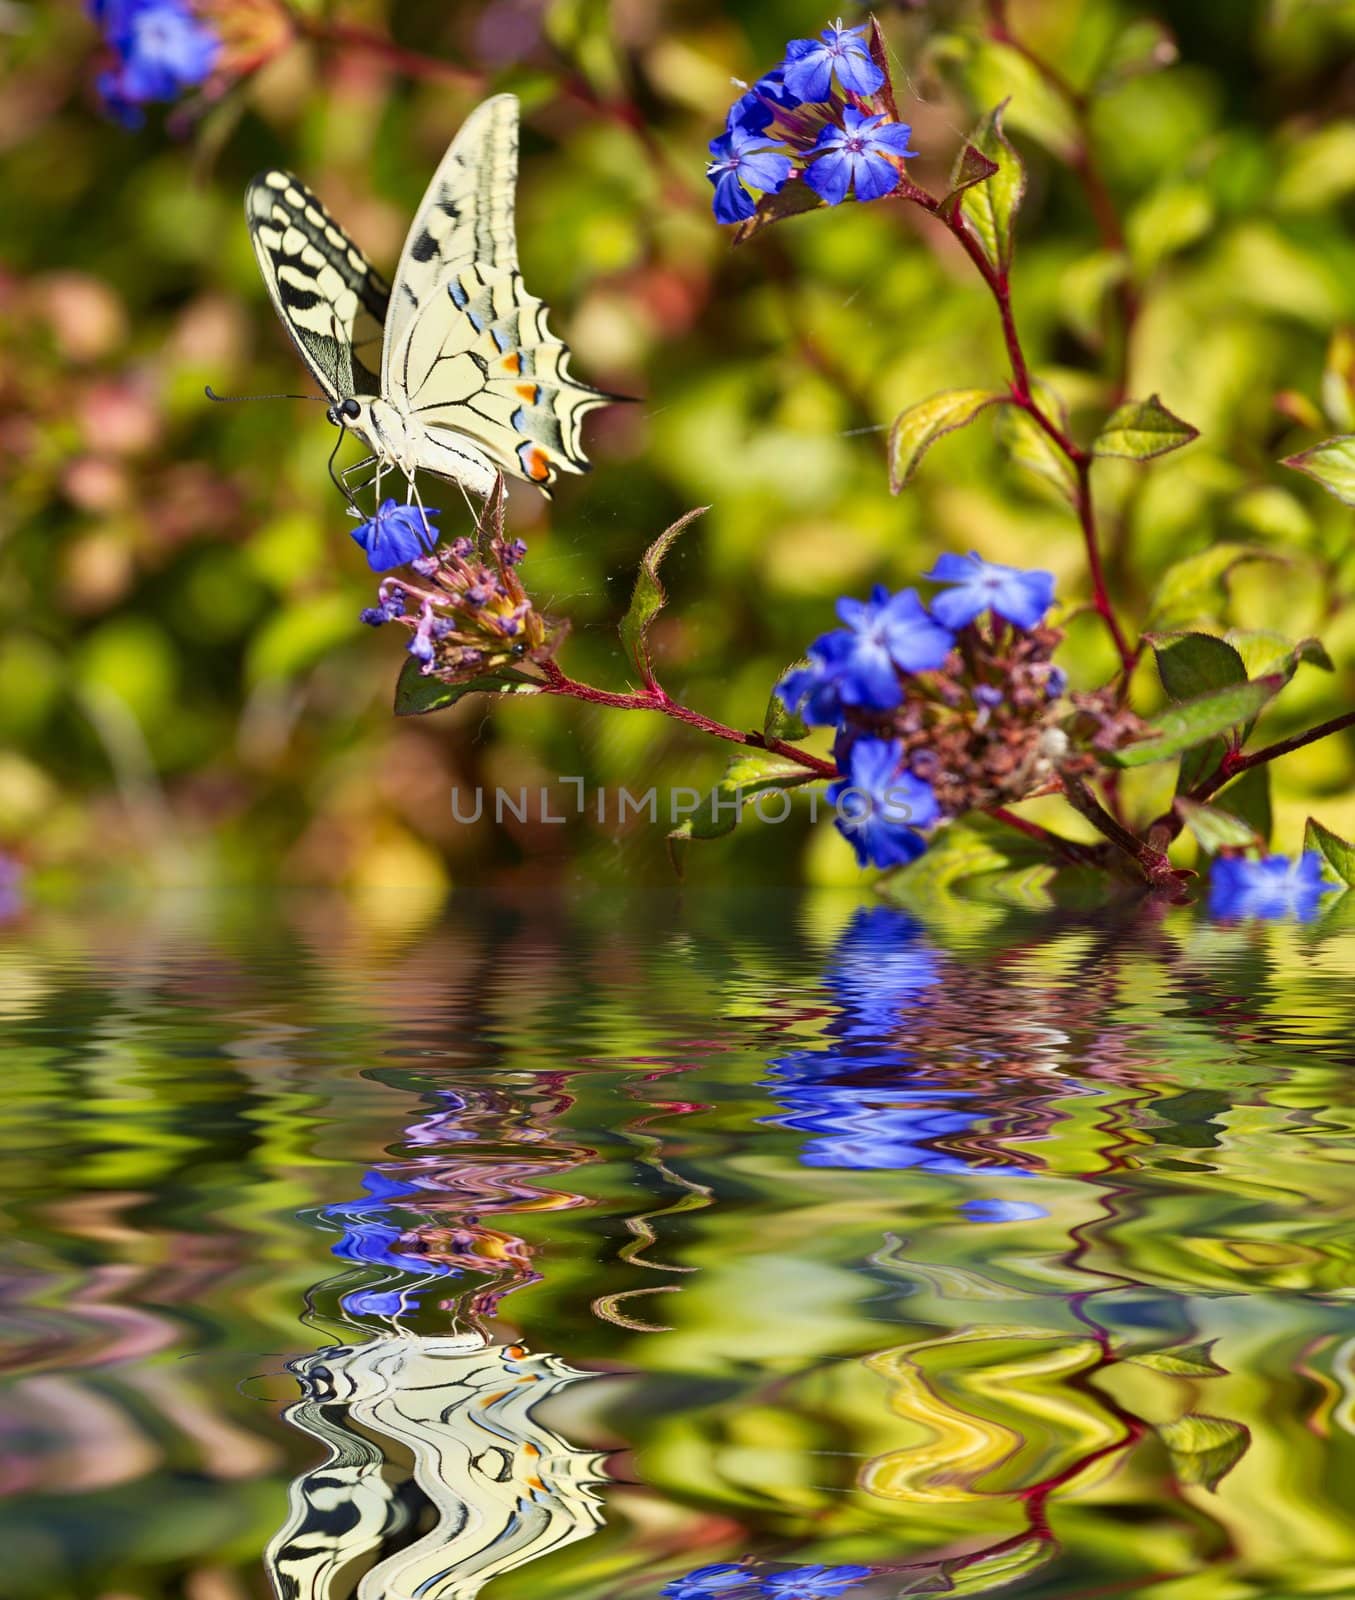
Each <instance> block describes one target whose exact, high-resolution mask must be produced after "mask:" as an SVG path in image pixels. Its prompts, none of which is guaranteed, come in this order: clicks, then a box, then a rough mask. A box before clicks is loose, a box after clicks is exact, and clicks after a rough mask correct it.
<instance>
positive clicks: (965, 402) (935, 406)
mask: <svg viewBox="0 0 1355 1600" xmlns="http://www.w3.org/2000/svg"><path fill="white" fill-rule="evenodd" d="M1006 398H1007V396H1006V395H1004V394H1000V393H995V392H994V391H993V390H991V389H945V390H943V391H942V392H941V393H940V394H934V395H931V396H929V397H928V398H927V399H926V400H919V401H918V403H917V404H916V405H915V406H909V407H908V409H907V410H906V411H901V412H900V413H899V415H898V418H897V419H896V420H895V423H894V426H893V428H892V429H891V430H890V434H889V487H890V489H891V490H893V492H894V493H895V494H898V492H899V490H900V489H902V488H903V487H904V485H905V484H906V483H908V482H909V481H910V480H911V478H912V476H913V474H914V473H915V472H916V471H917V469H918V464H919V463H920V462H921V460H922V458H923V456H924V455H926V453H927V451H928V450H930V449H931V447H932V445H934V444H935V443H936V441H937V440H938V439H942V438H944V437H945V436H946V434H948V433H954V432H955V431H956V429H957V428H963V427H966V426H967V425H968V424H969V423H971V422H973V420H974V418H975V417H977V416H978V414H979V412H981V411H984V410H986V409H987V408H988V407H989V406H993V405H1001V404H1002V403H1003V402H1004V401H1005V400H1006Z"/></svg>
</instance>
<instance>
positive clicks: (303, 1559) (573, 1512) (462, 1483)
mask: <svg viewBox="0 0 1355 1600" xmlns="http://www.w3.org/2000/svg"><path fill="white" fill-rule="evenodd" d="M290 1370H291V1371H292V1372H293V1374H294V1375H295V1376H296V1377H297V1378H298V1379H299V1381H300V1383H301V1386H302V1397H301V1399H300V1400H298V1401H297V1402H296V1404H295V1405H293V1406H291V1407H290V1408H289V1410H288V1412H287V1417H288V1420H289V1421H290V1422H292V1423H293V1424H295V1425H296V1426H297V1427H299V1428H302V1429H304V1430H305V1432H307V1433H310V1434H313V1435H314V1436H315V1437H316V1438H317V1439H319V1440H320V1441H321V1442H322V1443H323V1444H324V1445H325V1446H326V1447H327V1448H328V1450H329V1459H328V1460H327V1461H325V1462H324V1463H323V1465H321V1466H318V1467H314V1468H312V1469H311V1471H309V1472H307V1473H305V1474H304V1475H303V1476H302V1477H300V1478H298V1479H297V1480H296V1481H295V1482H294V1483H293V1485H292V1489H291V1512H290V1515H289V1517H288V1519H287V1523H286V1526H285V1527H284V1528H283V1529H282V1530H281V1532H280V1533H279V1534H278V1535H277V1536H276V1538H275V1539H274V1540H273V1542H272V1543H271V1544H270V1545H269V1547H268V1553H267V1556H266V1561H267V1566H268V1572H269V1576H270V1577H271V1579H272V1581H273V1589H274V1593H275V1594H276V1595H277V1597H278V1600H413V1597H414V1596H418V1597H420V1600H472V1597H474V1596H475V1595H478V1594H479V1592H480V1590H481V1589H482V1588H483V1587H484V1585H485V1584H486V1583H488V1582H489V1580H490V1579H491V1578H493V1577H496V1576H497V1575H498V1574H500V1573H504V1572H510V1571H512V1570H513V1569H514V1568H517V1567H521V1566H525V1565H526V1564H527V1563H528V1562H529V1561H534V1560H536V1559H537V1558H538V1557H540V1556H544V1555H546V1554H547V1553H549V1552H550V1551H553V1550H558V1549H561V1548H562V1547H563V1546H565V1545H568V1544H573V1543H574V1542H575V1541H576V1540H578V1539H584V1538H587V1536H588V1535H589V1534H590V1533H592V1532H593V1531H594V1530H595V1529H596V1528H598V1527H599V1526H600V1525H601V1521H602V1517H601V1512H600V1509H599V1501H598V1498H597V1496H596V1495H595V1494H594V1493H593V1492H592V1486H593V1485H594V1484H597V1483H600V1482H602V1473H601V1457H600V1456H598V1455H596V1454H594V1453H592V1452H587V1451H581V1450H576V1449H575V1448H574V1447H573V1446H572V1445H570V1444H568V1443H567V1442H566V1441H565V1440H564V1439H562V1438H561V1437H560V1436H559V1435H558V1434H556V1433H553V1432H552V1431H551V1430H550V1429H549V1428H548V1427H546V1426H545V1424H544V1423H542V1422H541V1421H540V1420H539V1418H538V1417H537V1415H536V1408H537V1407H538V1406H539V1405H540V1404H541V1403H542V1402H543V1401H545V1400H547V1399H549V1398H550V1397H551V1396H553V1395H555V1394H557V1393H558V1392H559V1391H560V1390H561V1389H563V1388H564V1387H565V1386H566V1385H568V1384H571V1383H575V1382H577V1381H579V1380H580V1379H581V1378H585V1377H588V1376H589V1374H588V1373H584V1372H577V1371H574V1370H573V1369H572V1368H570V1367H567V1366H565V1365H564V1363H563V1362H560V1361H558V1360H557V1359H556V1358H555V1357H553V1356H545V1355H529V1354H528V1353H527V1352H526V1351H525V1350H524V1349H523V1348H522V1347H521V1346H520V1345H502V1346H492V1345H489V1344H487V1343H486V1342H485V1341H484V1340H483V1339H482V1338H481V1337H480V1336H479V1335H478V1334H463V1335H461V1336H458V1337H445V1338H421V1337H419V1336H418V1335H415V1334H407V1333H397V1334H393V1335H387V1336H382V1337H378V1338H376V1339H373V1340H371V1341H369V1342H368V1343H366V1344H359V1345H353V1346H347V1345H342V1346H336V1347H333V1348H330V1349H327V1350H319V1351H317V1352H316V1353H315V1354H314V1355H309V1356H305V1357H303V1358H302V1359H300V1360H298V1361H295V1362H293V1363H291V1364H290Z"/></svg>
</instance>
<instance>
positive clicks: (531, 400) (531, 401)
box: [517, 383, 541, 406]
mask: <svg viewBox="0 0 1355 1600" xmlns="http://www.w3.org/2000/svg"><path fill="white" fill-rule="evenodd" d="M517 392H518V394H519V395H521V397H522V398H523V399H524V400H525V401H526V402H527V404H528V405H529V406H534V405H535V404H536V401H537V396H538V395H539V394H540V393H541V391H540V389H538V388H537V386H536V385H535V384H534V383H520V384H518V385H517Z"/></svg>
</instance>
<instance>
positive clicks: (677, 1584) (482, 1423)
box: [0, 896, 1355, 1600]
mask: <svg viewBox="0 0 1355 1600" xmlns="http://www.w3.org/2000/svg"><path fill="white" fill-rule="evenodd" d="M1338 909H1339V908H1338ZM1347 926H1350V927H1351V928H1352V930H1355V923H1352V922H1351V921H1350V920H1349V919H1347V918H1343V917H1340V916H1339V915H1338V916H1334V917H1328V918H1327V919H1326V920H1325V921H1324V922H1322V923H1320V924H1318V925H1316V926H1311V927H1305V926H1283V927H1282V926H1266V925H1260V924H1242V925H1237V926H1226V927H1220V926H1210V925H1209V924H1208V923H1206V922H1204V921H1202V920H1200V919H1199V918H1198V917H1197V916H1196V915H1195V914H1193V913H1190V912H1180V913H1178V912H1172V913H1170V914H1148V913H1138V914H1132V915H1131V914H1126V915H1125V916H1124V917H1123V918H1121V919H1120V920H1118V921H1116V922H1114V923H1098V922H1094V921H1086V920H1079V919H1076V918H1061V919H1056V920H1052V921H1051V920H1048V919H1036V918H1033V917H1028V916H1013V917H1004V916H999V915H998V914H997V913H995V912H992V911H989V910H982V911H981V910H979V909H975V910H974V911H973V912H972V913H970V912H967V911H966V912H955V911H952V912H951V913H950V914H948V915H947V916H946V917H945V918H944V919H942V923H941V925H940V927H939V929H938V928H936V927H934V928H933V929H932V930H931V931H928V930H927V929H925V928H924V927H923V926H922V925H921V924H920V923H919V922H917V921H915V920H913V919H912V918H911V917H909V916H908V915H906V914H904V913H903V912H899V911H894V910H890V909H888V908H885V907H878V906H871V905H863V904H860V903H858V902H854V901H850V900H848V901H840V900H837V899H835V898H831V897H830V898H822V897H820V898H813V899H807V900H796V899H793V898H790V897H780V898H778V897H775V896H771V897H763V898H760V899H757V900H754V899H752V898H746V899H743V900H739V899H733V898H730V899H727V900H713V899H711V898H709V897H701V898H698V899H695V900H692V901H689V902H683V901H681V900H680V899H679V898H677V897H675V896H674V897H665V896H647V897H642V898H636V899H633V900H625V899H622V898H618V897H615V896H608V897H602V896H594V897H590V898H585V899H580V901H579V902H578V903H577V904H572V905H571V904H563V903H541V902H537V901H533V900H530V899H527V898H523V899H521V900H519V901H516V902H511V901H505V900H498V901H496V900H490V899H467V900H458V901H455V902H453V904H452V905H451V906H450V907H449V908H447V910H446V913H445V914H444V915H443V916H441V917H428V916H425V917H420V916H418V915H415V914H407V913H406V912H405V910H404V908H402V907H400V906H399V905H398V903H397V904H392V905H381V906H377V907H368V908H367V910H366V911H359V910H356V909H353V908H343V907H337V906H335V905H334V904H333V903H332V902H328V901H310V900H306V899H304V898H303V899H299V900H297V901H295V902H294V903H291V904H286V905H283V906H281V907H279V906H272V907H260V906H255V905H250V904H224V905H223V904H219V903H218V904H216V905H212V906H207V905H201V904H195V903H187V902H178V903H167V904H165V905H162V906H159V907H157V908H154V909H152V910H149V911H142V912H139V913H124V914H121V915H119V916H116V917H113V916H109V917H107V918H106V919H103V920H99V919H96V920H94V921H92V922H89V921H86V922H81V923H78V924H77V923H75V922H74V921H71V922H62V921H59V920H51V919H43V918H38V917H34V918H30V920H29V921H28V922H27V923H25V924H23V925H17V926H12V927H10V928H9V929H8V930H6V931H5V932H4V933H3V934H0V1020H2V1021H3V1030H4V1065H5V1069H6V1070H5V1074H4V1078H3V1094H4V1097H5V1113H6V1114H5V1116H4V1118H3V1121H2V1122H0V1137H3V1140H4V1142H5V1158H6V1159H5V1171H6V1177H7V1182H6V1185H5V1190H6V1202H5V1206H4V1210H3V1217H2V1218H0V1224H2V1226H3V1241H2V1242H3V1263H2V1265H3V1313H2V1315H3V1340H4V1366H5V1386H4V1390H3V1395H2V1396H0V1430H2V1434H3V1437H2V1440H0V1449H2V1453H3V1466H2V1467H0V1484H3V1496H4V1498H3V1500H2V1501H0V1537H2V1539H3V1546H2V1547H3V1550H4V1552H5V1556H4V1568H3V1573H4V1575H3V1576H0V1594H3V1595H4V1597H5V1600H162V1597H163V1600H169V1597H175V1600H178V1597H182V1600H246V1597H250V1600H253V1597H265V1596H273V1595H276V1596H278V1597H284V1600H406V1597H410V1600H412V1597H413V1596H416V1595H417V1596H420V1597H425V1600H448V1597H454V1600H470V1597H472V1596H475V1595H478V1594H481V1593H483V1594H485V1595H486V1596H488V1597H489V1600H526V1597H529V1596H530V1597H532V1600H553V1597H557V1596H558V1597H561V1600H564V1597H571V1600H573V1597H578V1600H594V1597H596V1600H603V1597H616V1600H621V1597H632V1596H633V1597H636V1600H641V1597H653V1596H657V1595H658V1594H659V1592H660V1591H661V1590H662V1589H663V1588H664V1587H665V1586H670V1587H673V1589H674V1592H676V1593H678V1594H681V1595H684V1596H690V1597H692V1600H699V1597H702V1596H705V1595H707V1594H710V1595H726V1596H729V1597H730V1600H745V1597H751V1596H755V1595H764V1596H768V1597H772V1596H774V1597H777V1600H818V1597H819V1596H835V1595H838V1594H843V1595H846V1596H848V1597H849V1600H852V1597H855V1600H884V1597H886V1596H890V1597H892V1596H896V1595H905V1594H915V1593H946V1592H951V1593H960V1594H969V1593H987V1592H992V1591H994V1590H997V1589H1000V1588H1006V1589H1007V1590H1008V1592H1010V1593H1012V1594H1013V1595H1016V1594H1020V1595H1030V1596H1041V1597H1044V1596H1048V1597H1054V1596H1059V1597H1070V1600H1071V1597H1073V1596H1088V1597H1091V1596H1099V1595H1107V1594H1132V1595H1144V1596H1152V1597H1154V1600H1242V1597H1249V1596H1256V1597H1258V1600H1260V1597H1266V1600H1283V1597H1289V1596H1297V1595H1310V1594H1311V1595H1329V1596H1349V1595H1351V1594H1355V1526H1353V1525H1352V1521H1351V1517H1350V1514H1349V1510H1348V1507H1349V1503H1350V1499H1351V1495H1352V1490H1353V1489H1355V1472H1353V1471H1352V1462H1351V1456H1352V1445H1353V1443H1355V1372H1353V1371H1352V1357H1353V1356H1355V1322H1353V1321H1352V1314H1351V1310H1352V1308H1351V1300H1352V1294H1353V1292H1355V1265H1353V1262H1352V1258H1353V1257H1355V1243H1353V1242H1352V1241H1355V1231H1353V1230H1352V1221H1353V1220H1355V1179H1353V1178H1352V1172H1351V1165H1350V1150H1351V1140H1350V1134H1351V1125H1352V1117H1353V1116H1355V1088H1352V1079H1351V1067H1352V1065H1355V1049H1353V1048H1352V1044H1351V1037H1352V1020H1353V1019H1355V983H1353V982H1352V979H1353V978H1355V931H1351V932H1345V931H1343V930H1344V928H1345V927H1347ZM727 1566H737V1567H738V1568H739V1570H738V1571H737V1572H735V1573H733V1574H731V1573H728V1572H724V1571H722V1570H721V1569H723V1568H725V1567H727ZM705 1568H715V1569H717V1570H716V1571H715V1572H714V1573H710V1574H706V1575H705V1576H702V1577H698V1578H695V1579H689V1580H688V1581H687V1582H686V1585H685V1587H684V1585H683V1583H682V1581H681V1580H682V1579H683V1577H684V1575H685V1574H689V1573H691V1572H692V1571H693V1570H697V1571H700V1570H701V1569H705ZM822 1568H828V1569H830V1570H829V1571H828V1572H826V1573H825V1572H823V1571H821V1570H819V1569H822ZM833 1569H842V1570H833Z"/></svg>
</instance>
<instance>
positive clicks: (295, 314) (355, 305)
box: [245, 171, 390, 400]
mask: <svg viewBox="0 0 1355 1600" xmlns="http://www.w3.org/2000/svg"><path fill="white" fill-rule="evenodd" d="M245 215H246V217H247V218H248V221H249V235H250V239H251V240H252V241H253V244H254V253H255V255H256V256H257V257H258V258H259V269H260V271H261V272H262V273H263V279H264V282H265V284H267V286H268V293H269V295H270V296H271V298H272V301H273V304H274V306H275V307H276V308H277V313H278V316H279V317H281V318H282V321H283V325H284V326H285V327H286V329H287V331H288V333H289V334H290V335H291V337H292V341H293V343H294V344H295V345H296V347H297V349H298V350H299V351H300V352H301V354H302V356H303V357H304V359H305V362H306V365H307V366H308V367H309V368H310V369H311V372H312V373H313V374H314V375H315V379H316V381H317V382H318V383H319V384H320V386H321V388H323V389H324V391H325V393H326V394H327V395H328V396H329V398H330V399H331V400H342V399H344V398H346V397H347V396H348V395H352V394H372V393H374V392H375V391H376V385H377V379H376V367H377V354H378V352H379V350H380V349H381V346H382V337H383V329H384V325H385V321H386V311H387V306H388V303H389V301H390V289H389V287H388V286H387V284H386V282H385V280H384V279H383V278H382V277H381V275H380V274H379V273H378V272H377V271H376V270H375V268H374V267H372V265H371V264H370V262H368V260H367V258H366V257H365V256H364V255H363V254H362V252H361V251H360V250H359V249H358V247H357V246H356V245H355V244H354V243H353V242H352V240H351V239H350V238H349V237H348V235H347V234H346V233H345V232H344V231H343V229H342V228H340V227H339V225H338V223H336V222H335V221H334V220H333V218H332V217H330V215H329V213H328V212H327V211H326V210H325V208H324V207H323V206H322V205H321V204H320V202H319V201H318V200H317V199H316V198H315V196H314V195H313V194H312V193H311V192H310V190H309V189H307V188H306V186H305V185H304V184H303V183H301V182H300V181H299V180H298V179H296V178H294V177H293V176H292V175H291V174H290V173H288V172H278V171H273V172H262V173H260V174H259V176H258V177H256V178H255V179H254V180H253V182H252V183H251V184H250V186H249V188H248V190H247V191H246V193H245Z"/></svg>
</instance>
